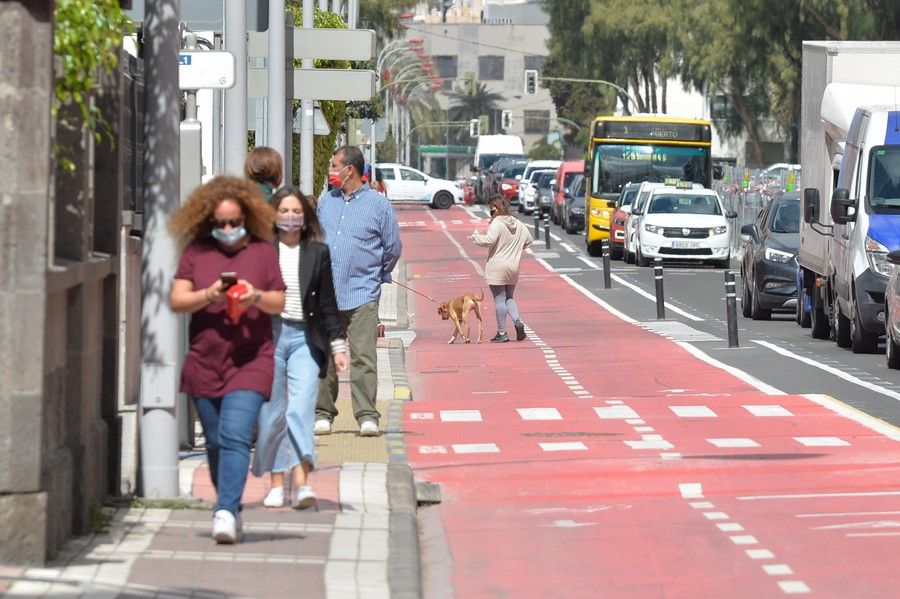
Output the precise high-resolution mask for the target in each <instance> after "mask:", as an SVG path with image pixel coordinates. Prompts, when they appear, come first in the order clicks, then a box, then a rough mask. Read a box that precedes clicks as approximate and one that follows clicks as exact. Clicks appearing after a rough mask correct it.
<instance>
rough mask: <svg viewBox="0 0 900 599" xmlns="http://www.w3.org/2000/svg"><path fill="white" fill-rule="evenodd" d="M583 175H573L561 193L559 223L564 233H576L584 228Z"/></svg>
mask: <svg viewBox="0 0 900 599" xmlns="http://www.w3.org/2000/svg"><path fill="white" fill-rule="evenodd" d="M584 182H585V179H584V175H583V174H578V175H575V178H574V179H573V180H572V183H571V184H570V185H569V187H568V189H567V191H566V192H564V194H563V201H564V202H565V203H564V204H563V208H562V219H561V220H560V224H561V225H562V228H563V229H565V231H566V233H569V234H571V233H577V232H578V231H581V230H582V229H584Z"/></svg>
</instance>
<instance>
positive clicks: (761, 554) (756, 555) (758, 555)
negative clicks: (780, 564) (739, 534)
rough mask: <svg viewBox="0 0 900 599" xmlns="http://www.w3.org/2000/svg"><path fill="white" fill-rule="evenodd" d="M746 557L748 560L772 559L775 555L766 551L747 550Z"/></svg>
mask: <svg viewBox="0 0 900 599" xmlns="http://www.w3.org/2000/svg"><path fill="white" fill-rule="evenodd" d="M747 557H749V558H750V559H773V558H774V557H775V554H774V553H772V552H771V551H769V550H768V549H747Z"/></svg>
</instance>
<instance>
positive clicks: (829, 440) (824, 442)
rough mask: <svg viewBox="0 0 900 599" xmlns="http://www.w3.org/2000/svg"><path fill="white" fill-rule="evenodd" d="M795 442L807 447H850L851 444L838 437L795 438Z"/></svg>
mask: <svg viewBox="0 0 900 599" xmlns="http://www.w3.org/2000/svg"><path fill="white" fill-rule="evenodd" d="M794 441H796V442H798V443H800V444H801V445H805V446H806V447H849V446H850V444H849V443H848V442H847V441H844V440H843V439H840V438H838V437H794Z"/></svg>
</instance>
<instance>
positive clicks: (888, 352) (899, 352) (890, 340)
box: [884, 306, 900, 369]
mask: <svg viewBox="0 0 900 599" xmlns="http://www.w3.org/2000/svg"><path fill="white" fill-rule="evenodd" d="M884 322H885V327H886V329H885V339H884V340H885V343H884V354H885V357H886V358H887V365H888V368H895V369H896V368H900V346H898V345H897V343H896V342H895V341H894V335H893V334H892V333H891V330H892V329H893V327H892V326H891V319H890V318H889V315H888V311H887V306H885V310H884Z"/></svg>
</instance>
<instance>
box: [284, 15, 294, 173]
mask: <svg viewBox="0 0 900 599" xmlns="http://www.w3.org/2000/svg"><path fill="white" fill-rule="evenodd" d="M284 28H285V31H284V38H285V39H284V55H285V61H284V81H285V100H284V155H283V158H284V181H283V184H284V185H292V184H293V181H294V103H293V98H288V97H287V95H288V94H287V82H288V81H289V80H290V81H291V82H293V78H294V63H293V61H291V60H288V59H287V57H288V56H293V54H294V13H292V12H288V11H285V13H284ZM291 95H293V94H291Z"/></svg>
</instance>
